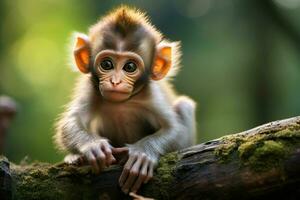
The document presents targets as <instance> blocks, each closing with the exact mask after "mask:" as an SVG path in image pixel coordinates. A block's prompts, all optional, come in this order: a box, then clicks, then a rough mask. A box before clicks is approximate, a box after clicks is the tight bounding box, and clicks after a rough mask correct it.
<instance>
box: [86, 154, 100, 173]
mask: <svg viewBox="0 0 300 200" xmlns="http://www.w3.org/2000/svg"><path fill="white" fill-rule="evenodd" d="M85 156H86V159H87V160H88V162H89V163H90V165H91V166H92V168H93V169H94V170H95V172H96V173H99V170H100V169H99V167H98V164H97V159H96V157H95V156H94V154H93V153H92V152H91V151H88V152H87V153H86V154H85Z"/></svg>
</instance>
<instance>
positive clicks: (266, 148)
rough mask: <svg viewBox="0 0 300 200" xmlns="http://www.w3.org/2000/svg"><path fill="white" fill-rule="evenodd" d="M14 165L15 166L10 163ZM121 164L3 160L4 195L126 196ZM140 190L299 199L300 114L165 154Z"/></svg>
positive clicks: (161, 195) (161, 194) (162, 195)
mask: <svg viewBox="0 0 300 200" xmlns="http://www.w3.org/2000/svg"><path fill="white" fill-rule="evenodd" d="M8 165H10V167H9V168H10V169H9V168H8ZM120 172H121V167H118V166H115V167H112V168H110V169H107V170H105V171H104V172H103V173H101V174H100V175H95V174H93V173H92V172H91V169H90V168H89V167H76V166H68V165H65V164H54V165H53V164H46V163H33V164H27V165H15V164H13V163H9V162H8V161H7V160H5V158H1V159H0V184H1V185H0V189H1V190H0V195H1V197H2V198H1V199H10V198H12V199H49V200H52V199H67V200H68V199H72V200H76V199H127V198H129V197H128V196H125V195H124V194H122V192H121V191H120V189H119V187H118V181H117V180H118V177H119V175H120ZM140 194H142V195H143V196H146V197H152V198H155V199H237V198H238V199H265V198H273V199H299V198H300V117H294V118H290V119H286V120H281V121H275V122H272V123H269V124H265V125H262V126H260V127H257V128H254V129H251V130H248V131H245V132H242V133H238V134H234V135H229V136H225V137H222V138H220V139H217V140H212V141H209V142H206V143H203V144H199V145H196V146H193V147H190V148H188V149H185V150H182V151H179V152H174V153H170V154H167V155H165V156H164V157H162V158H161V160H160V163H159V166H158V168H157V170H156V173H155V176H154V178H153V180H152V181H150V182H149V183H148V184H147V185H144V186H143V188H142V189H141V191H140Z"/></svg>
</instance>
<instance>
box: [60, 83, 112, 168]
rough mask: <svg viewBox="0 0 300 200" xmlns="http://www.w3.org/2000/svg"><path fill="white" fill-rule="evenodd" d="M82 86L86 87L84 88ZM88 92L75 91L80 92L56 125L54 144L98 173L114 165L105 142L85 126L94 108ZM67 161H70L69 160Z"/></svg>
mask: <svg viewBox="0 0 300 200" xmlns="http://www.w3.org/2000/svg"><path fill="white" fill-rule="evenodd" d="M84 81H87V80H84ZM79 85H80V84H79ZM83 85H85V86H87V85H88V84H83ZM91 89H92V88H82V87H78V88H77V90H84V91H81V92H77V93H76V94H79V96H75V97H74V99H73V101H72V102H71V103H70V104H69V106H68V108H67V111H66V112H65V113H64V114H63V115H62V117H61V119H60V120H59V121H58V123H57V125H56V135H55V141H56V143H57V145H58V146H59V148H60V149H62V150H67V151H69V152H71V153H72V154H75V155H76V157H78V159H79V158H81V157H83V158H84V159H85V160H86V161H88V162H89V163H90V164H91V165H92V166H93V168H94V169H95V171H97V172H98V171H100V170H101V169H102V168H104V166H105V165H110V164H111V163H112V162H114V161H115V158H114V157H113V156H112V152H111V147H110V145H109V143H108V141H107V139H105V138H102V137H100V136H99V135H96V134H91V131H90V127H89V126H90V123H91V120H92V118H93V112H92V108H93V107H94V106H95V105H94V104H93V96H92V92H91V91H90V90H91ZM81 94H84V95H81ZM66 158H67V157H66ZM68 158H74V157H72V156H71V157H70V156H69V157H68Z"/></svg>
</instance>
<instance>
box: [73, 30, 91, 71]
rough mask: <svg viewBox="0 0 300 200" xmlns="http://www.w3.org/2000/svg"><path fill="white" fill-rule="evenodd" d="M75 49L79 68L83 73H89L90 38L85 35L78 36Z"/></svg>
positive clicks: (74, 52)
mask: <svg viewBox="0 0 300 200" xmlns="http://www.w3.org/2000/svg"><path fill="white" fill-rule="evenodd" d="M75 40H76V41H75V47H74V51H73V54H74V58H75V63H76V66H77V68H78V69H79V70H80V71H81V72H82V73H89V71H90V70H89V62H90V47H89V38H88V36H87V35H85V34H76V36H75Z"/></svg>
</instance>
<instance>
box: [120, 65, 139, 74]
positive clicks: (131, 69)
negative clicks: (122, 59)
mask: <svg viewBox="0 0 300 200" xmlns="http://www.w3.org/2000/svg"><path fill="white" fill-rule="evenodd" d="M136 69H137V66H136V64H135V63H133V62H128V63H126V64H125V65H124V67H123V70H124V71H125V72H129V73H132V72H134V71H135V70H136Z"/></svg>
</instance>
